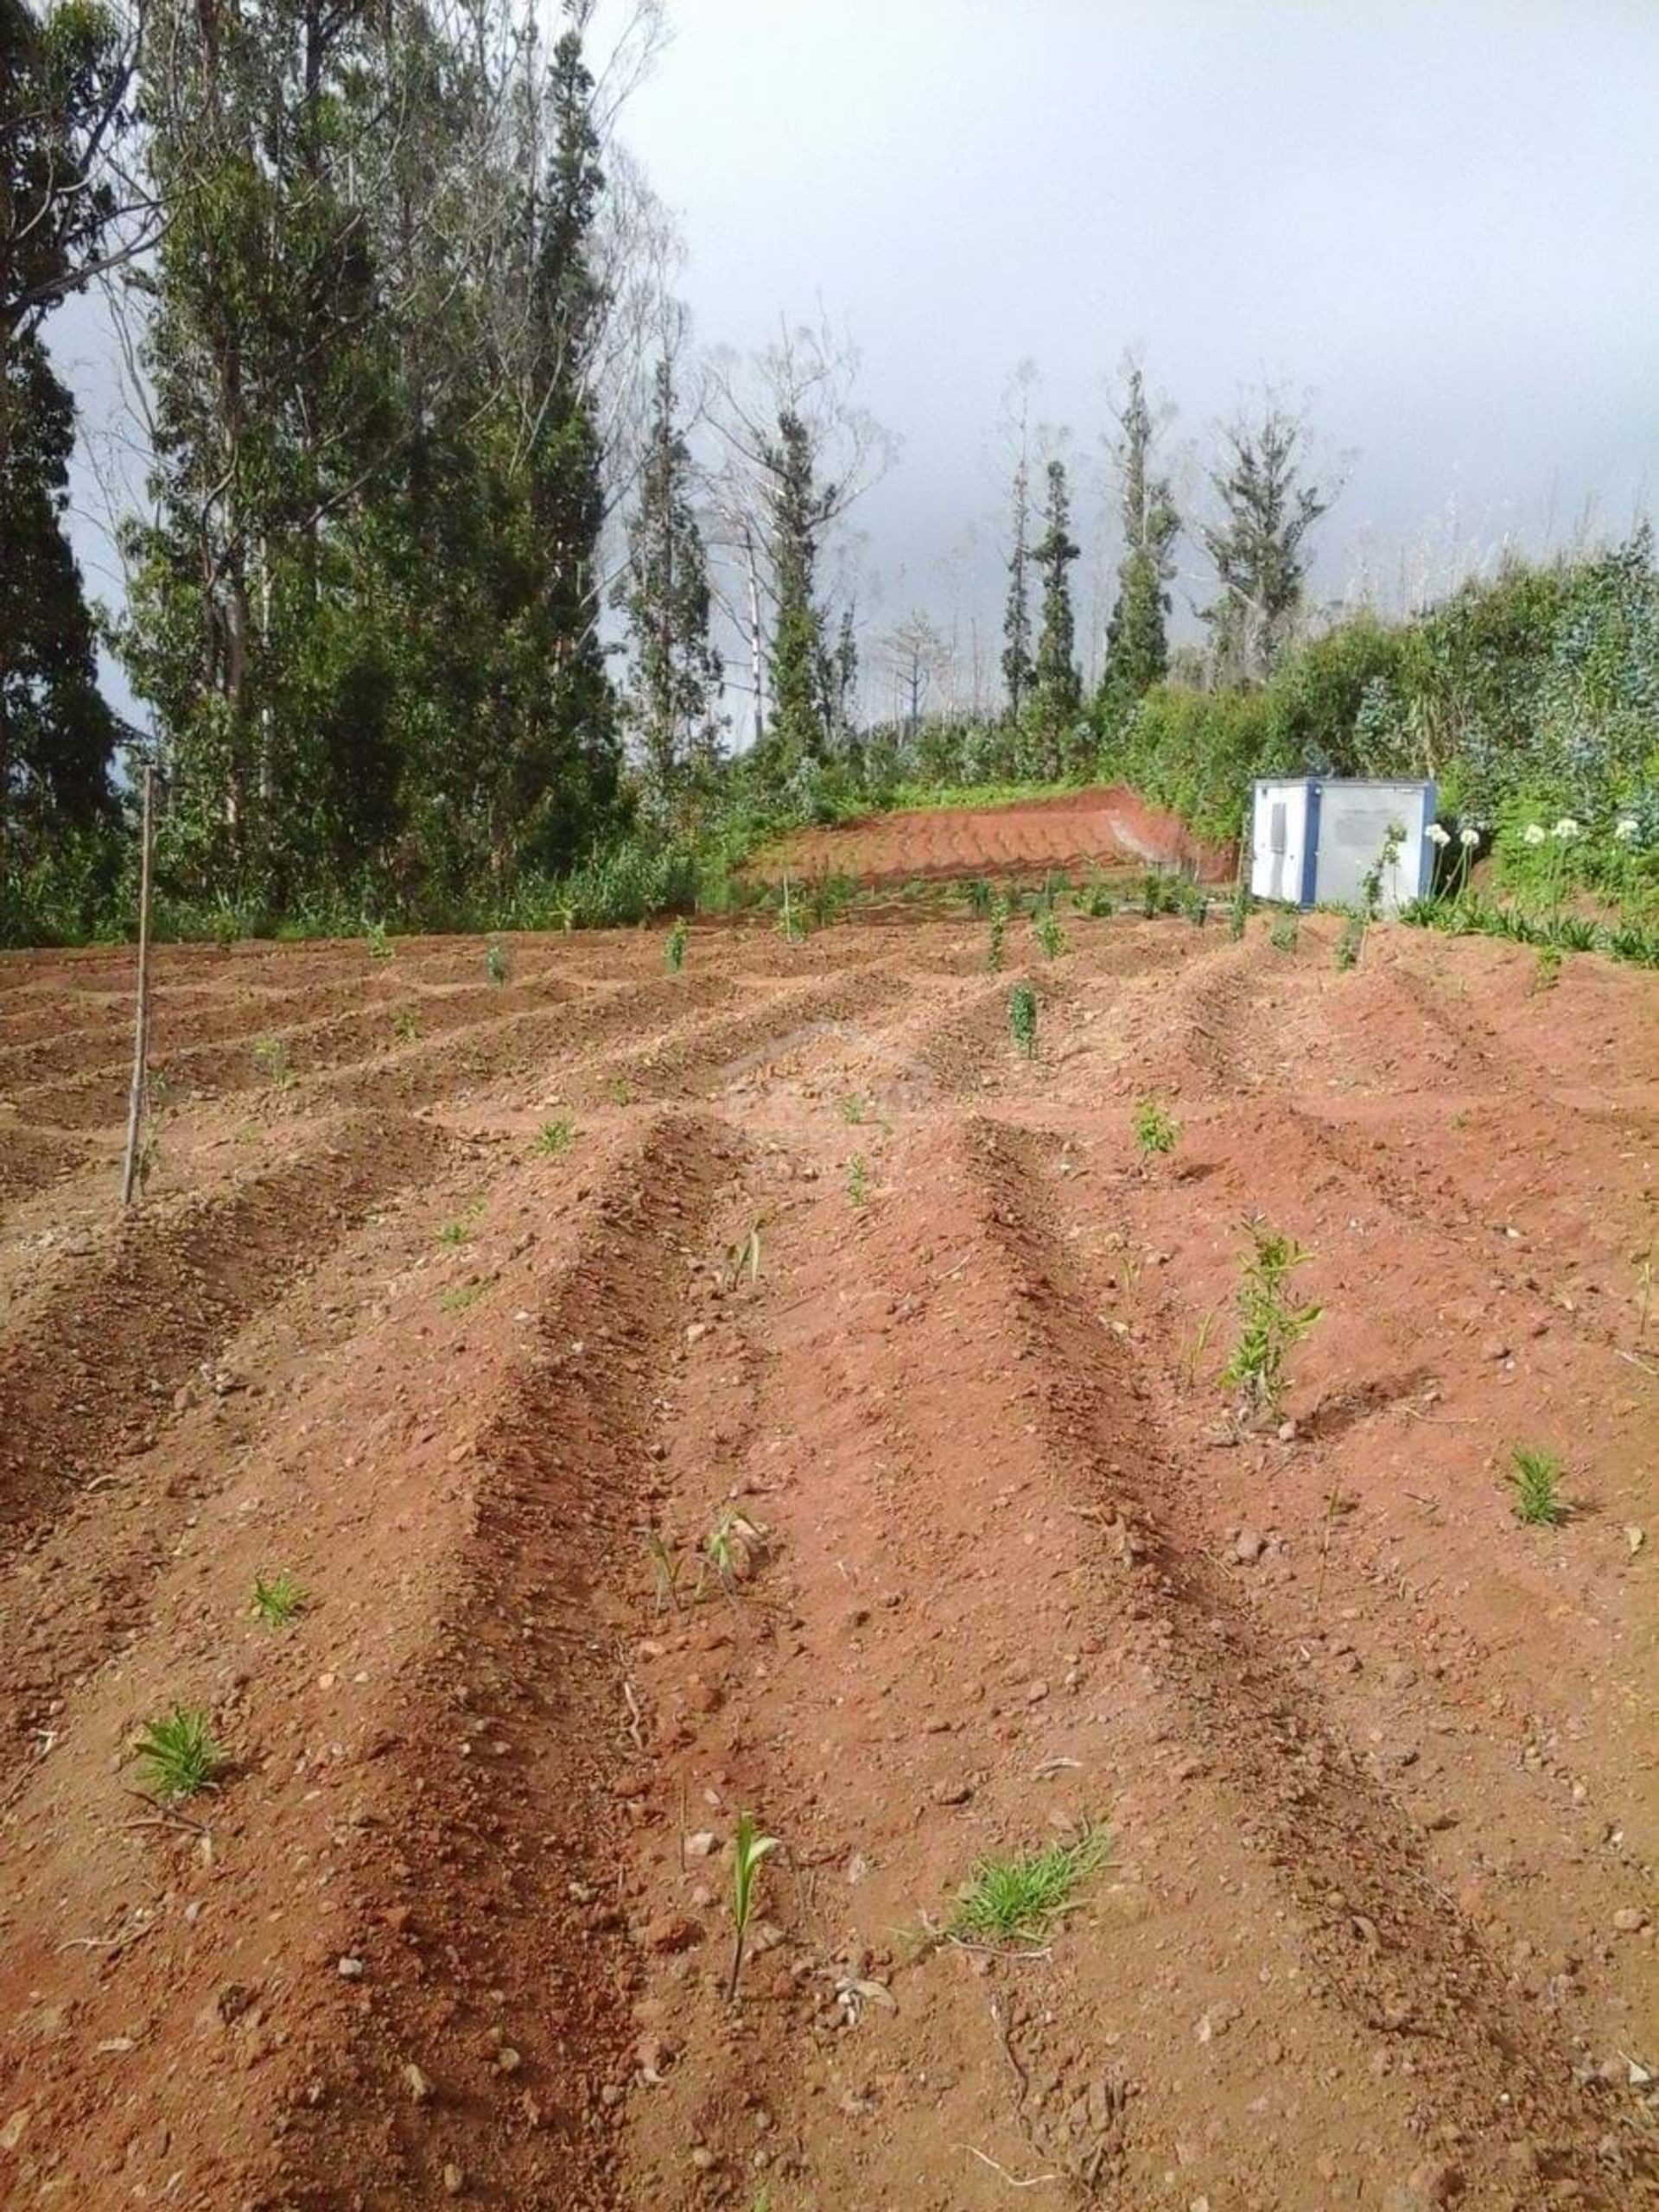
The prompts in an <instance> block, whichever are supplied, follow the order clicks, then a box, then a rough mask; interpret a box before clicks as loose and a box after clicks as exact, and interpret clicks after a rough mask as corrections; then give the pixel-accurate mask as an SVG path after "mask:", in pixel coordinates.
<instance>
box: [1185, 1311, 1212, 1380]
mask: <svg viewBox="0 0 1659 2212" xmlns="http://www.w3.org/2000/svg"><path fill="white" fill-rule="evenodd" d="M1215 1325H1216V1316H1215V1311H1214V1308H1213V1307H1212V1308H1211V1311H1210V1312H1209V1313H1206V1314H1205V1316H1204V1318H1203V1319H1202V1320H1201V1321H1200V1322H1199V1323H1198V1327H1197V1328H1196V1329H1195V1330H1194V1331H1193V1332H1192V1336H1191V1338H1189V1339H1188V1341H1187V1343H1186V1344H1185V1346H1184V1348H1183V1350H1182V1352H1181V1366H1182V1369H1183V1370H1184V1371H1185V1376H1186V1387H1187V1389H1189V1390H1191V1389H1193V1388H1194V1386H1195V1385H1196V1384H1197V1382H1198V1368H1199V1365H1200V1363H1202V1361H1203V1358H1204V1355H1205V1352H1206V1351H1208V1349H1209V1345H1210V1332H1211V1329H1213V1328H1214V1327H1215Z"/></svg>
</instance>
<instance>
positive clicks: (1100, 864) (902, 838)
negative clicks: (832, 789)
mask: <svg viewBox="0 0 1659 2212" xmlns="http://www.w3.org/2000/svg"><path fill="white" fill-rule="evenodd" d="M1147 861H1158V862H1161V863H1163V864H1165V865H1167V866H1171V867H1182V868H1190V869H1192V870H1193V871H1194V872H1195V873H1197V874H1199V875H1201V876H1203V877H1204V878H1205V879H1206V880H1219V879H1220V878H1222V877H1230V876H1231V874H1232V872H1233V863H1234V855H1233V853H1232V852H1231V850H1230V849H1229V850H1223V849H1220V848H1218V847H1213V846H1207V845H1199V844H1198V843H1196V842H1194V840H1193V839H1192V836H1190V835H1189V833H1188V832H1187V830H1186V829H1185V828H1184V827H1183V825H1182V824H1181V823H1179V822H1178V821H1177V820H1176V818H1175V817H1174V816H1173V815H1170V814H1163V813H1160V811H1159V810H1158V809H1157V808H1156V807H1153V806H1148V805H1147V802H1146V801H1145V800H1144V799H1143V798H1140V797H1138V796H1137V794H1136V793H1135V792H1134V791H1129V790H1128V788H1127V787H1126V786H1125V785H1122V784H1113V785H1103V786H1101V787H1100V788H1099V789H1097V790H1094V791H1066V792H1064V793H1063V794H1061V795H1060V796H1059V797H1058V798H1039V799H1020V800H1019V801H1017V802H1016V803H1015V804H1012V805H1009V806H987V807H977V808H973V809H967V808H957V809H951V808H948V807H937V808H931V809H927V810H918V811H916V812H912V813H906V814H873V815H871V816H869V817H868V819H867V820H865V821H862V822H849V823H837V824H836V825H835V826H834V827H833V828H830V829H802V830H798V831H796V832H795V833H794V834H793V835H792V836H789V837H787V838H785V839H783V840H782V841H781V842H779V844H777V845H775V846H774V847H772V849H770V850H769V851H768V852H767V853H766V855H763V856H762V858H761V860H760V861H759V862H757V868H758V870H759V872H760V874H775V873H776V872H777V871H778V870H779V868H785V867H786V868H793V869H797V870H798V871H799V873H800V874H804V875H834V874H846V875H850V876H855V877H857V878H858V879H859V880H860V881H861V882H864V883H871V884H882V885H891V884H895V883H906V882H911V881H914V880H919V879H921V878H924V877H928V876H945V877H951V876H972V875H987V876H989V875H1029V874H1041V873H1042V872H1043V871H1044V870H1045V869H1046V868H1114V867H1122V865H1123V864H1124V863H1125V862H1134V863H1135V864H1137V865H1140V864H1144V863H1145V862H1147Z"/></svg>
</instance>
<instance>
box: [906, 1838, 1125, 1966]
mask: <svg viewBox="0 0 1659 2212" xmlns="http://www.w3.org/2000/svg"><path fill="white" fill-rule="evenodd" d="M1110 1849H1111V1837H1110V1835H1109V1834H1108V1833H1107V1831H1106V1830H1105V1829H1104V1828H1102V1827H1092V1826H1090V1827H1084V1828H1083V1829H1082V1830H1081V1831H1080V1832H1079V1833H1078V1834H1077V1835H1075V1836H1074V1837H1073V1838H1072V1839H1071V1841H1070V1842H1069V1843H1053V1844H1050V1845H1049V1846H1047V1847H1046V1849H1044V1850H1041V1851H1027V1852H1022V1853H1020V1854H1019V1855H1017V1856H1016V1857H1014V1858H1012V1859H981V1860H980V1862H979V1864H978V1866H976V1867H975V1869H974V1871H973V1873H972V1875H971V1876H970V1877H969V1882H968V1885H967V1887H966V1888H965V1889H964V1890H963V1893H962V1897H961V1898H960V1900H959V1902H958V1904H957V1910H956V1911H955V1912H954V1913H953V1914H952V1915H951V1917H950V1925H949V1929H948V1931H947V1932H948V1933H949V1934H950V1936H952V1937H954V1938H955V1939H956V1940H957V1942H964V1941H965V1942H970V1943H972V1942H977V1943H994V1944H1001V1943H1015V1944H1020V1945H1022V1946H1025V1947H1027V1948H1029V1947H1031V1946H1032V1945H1033V1944H1037V1943H1040V1942H1041V1941H1042V1939H1043V1937H1044V1936H1046V1934H1047V1933H1048V1931H1049V1929H1051V1928H1052V1926H1053V1924H1054V1923H1055V1922H1056V1921H1057V1920H1058V1919H1059V1918H1061V1917H1062V1916H1064V1915H1065V1913H1068V1912H1070V1911H1071V1910H1074V1907H1075V1901H1076V1895H1077V1890H1078V1889H1079V1887H1080V1886H1081V1885H1082V1884H1083V1883H1084V1881H1086V1880H1087V1878H1089V1876H1090V1874H1092V1873H1093V1872H1095V1871H1096V1868H1097V1867H1098V1866H1100V1865H1101V1863H1102V1862H1103V1859H1105V1857H1106V1855H1107V1853H1108V1852H1109V1850H1110Z"/></svg>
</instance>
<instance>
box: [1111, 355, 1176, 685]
mask: <svg viewBox="0 0 1659 2212" xmlns="http://www.w3.org/2000/svg"><path fill="white" fill-rule="evenodd" d="M1154 437H1155V430H1154V423H1153V418H1152V410H1151V408H1150V406H1149V405H1148V404H1147V391H1146V380H1145V378H1144V376H1143V375H1142V373H1141V370H1140V368H1139V367H1138V366H1137V367H1132V368H1131V369H1130V371H1129V374H1128V390H1127V392H1126V393H1125V396H1124V402H1123V409H1122V413H1121V415H1120V416H1119V417H1118V438H1117V442H1116V447H1115V448H1114V451H1113V462H1114V466H1115V468H1116V475H1117V485H1118V507H1119V513H1120V515H1121V518H1122V531H1123V556H1122V560H1121V561H1120V562H1119V563H1118V569H1117V600H1116V605H1115V606H1114V607H1113V609H1112V614H1111V620H1110V621H1109V624H1108V626H1107V631H1106V670H1105V674H1104V677H1103V679H1102V683H1101V690H1100V704H1101V713H1102V719H1103V721H1115V720H1116V719H1117V717H1119V716H1120V715H1122V714H1124V713H1126V712H1127V711H1128V709H1129V708H1130V707H1132V706H1133V705H1134V703H1135V701H1136V700H1137V699H1139V698H1140V697H1141V696H1142V694H1143V693H1145V692H1147V691H1149V690H1151V689H1152V687H1153V685H1154V683H1162V681H1163V679H1164V677H1165V675H1166V672H1167V670H1168V667H1169V642H1168V638H1167V634H1166V629H1165V617H1166V615H1167V613H1169V593H1168V590H1167V589H1166V586H1167V585H1168V582H1169V580H1170V578H1171V577H1172V576H1173V575H1174V573H1175V564H1174V562H1173V558H1172V557H1171V555H1172V549H1173V545H1174V543H1175V539H1176V537H1178V535H1179V531H1180V518H1179V515H1178V514H1177V513H1176V511H1175V502H1174V499H1173V495H1172V493H1171V490H1170V485H1169V479H1168V478H1167V477H1166V476H1162V475H1160V474H1157V472H1156V471H1155V469H1154V466H1153V447H1154Z"/></svg>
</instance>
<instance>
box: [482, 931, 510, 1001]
mask: <svg viewBox="0 0 1659 2212" xmlns="http://www.w3.org/2000/svg"><path fill="white" fill-rule="evenodd" d="M484 973H485V974H486V976H488V977H489V979H490V982H491V983H492V984H493V986H494V987H495V988H497V989H499V988H500V986H501V985H502V984H503V983H505V982H506V980H507V977H508V976H509V975H510V974H511V973H512V963H511V962H510V960H509V959H508V957H507V948H506V946H505V944H502V942H501V940H500V938H499V937H493V938H491V939H490V942H489V946H488V949H487V950H486V952H485V955H484Z"/></svg>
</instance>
